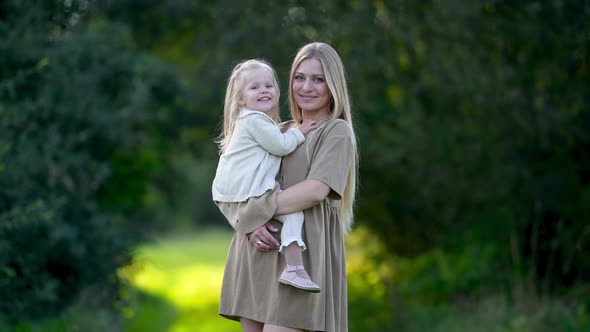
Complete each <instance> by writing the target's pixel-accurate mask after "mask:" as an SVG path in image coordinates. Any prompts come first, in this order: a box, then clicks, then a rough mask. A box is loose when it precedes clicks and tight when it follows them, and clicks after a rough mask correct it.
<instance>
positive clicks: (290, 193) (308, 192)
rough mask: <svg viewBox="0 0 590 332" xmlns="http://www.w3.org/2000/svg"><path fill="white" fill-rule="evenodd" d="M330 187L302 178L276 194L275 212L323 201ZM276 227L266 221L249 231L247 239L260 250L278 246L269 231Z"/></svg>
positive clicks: (291, 211)
mask: <svg viewBox="0 0 590 332" xmlns="http://www.w3.org/2000/svg"><path fill="white" fill-rule="evenodd" d="M330 190H331V189H330V187H328V186H327V185H326V184H325V183H323V182H322V181H318V180H304V181H302V182H299V183H297V184H295V185H293V186H291V187H289V188H287V189H285V190H284V191H281V192H280V193H279V194H278V195H277V211H276V212H275V214H277V215H280V214H287V213H293V212H297V211H301V210H305V209H307V208H310V207H312V206H314V205H316V204H319V203H320V202H321V201H323V200H324V199H325V198H326V197H327V196H328V194H329V193H330ZM276 232H278V229H277V228H276V227H274V226H273V225H272V224H271V223H266V224H265V225H263V226H260V227H259V228H258V229H256V230H255V231H253V232H252V233H250V235H249V239H250V242H251V243H252V245H254V246H255V247H256V248H257V249H258V250H260V251H269V250H273V249H276V248H278V247H279V242H278V241H277V240H276V239H275V238H274V237H273V235H272V234H271V233H276Z"/></svg>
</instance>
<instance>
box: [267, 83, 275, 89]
mask: <svg viewBox="0 0 590 332" xmlns="http://www.w3.org/2000/svg"><path fill="white" fill-rule="evenodd" d="M266 87H267V88H268V89H270V88H272V87H274V85H272V84H269V85H267V86H266Z"/></svg>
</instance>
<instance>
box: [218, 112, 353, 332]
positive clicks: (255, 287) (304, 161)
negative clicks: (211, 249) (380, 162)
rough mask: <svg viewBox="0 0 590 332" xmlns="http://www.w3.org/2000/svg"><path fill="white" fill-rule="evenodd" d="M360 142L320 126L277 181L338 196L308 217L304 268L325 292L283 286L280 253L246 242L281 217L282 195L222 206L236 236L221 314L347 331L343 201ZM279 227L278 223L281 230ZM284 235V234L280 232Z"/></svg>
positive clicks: (344, 131) (332, 122)
mask: <svg viewBox="0 0 590 332" xmlns="http://www.w3.org/2000/svg"><path fill="white" fill-rule="evenodd" d="M353 144H354V136H353V134H352V130H351V128H350V125H349V124H348V123H347V122H345V121H344V120H341V119H326V120H323V121H320V122H319V124H318V128H317V129H315V130H313V131H311V132H310V133H309V134H308V136H307V138H306V141H305V142H304V143H303V144H302V145H300V146H299V147H298V148H297V149H296V150H295V151H294V152H293V153H291V154H290V155H288V156H285V157H283V162H282V166H281V172H280V175H279V181H280V183H281V185H282V187H283V188H288V187H289V186H292V185H294V184H296V183H298V182H301V181H303V180H306V179H315V180H319V181H322V182H324V183H325V184H327V185H328V186H329V187H330V188H331V189H332V192H331V193H330V195H329V196H328V198H326V199H325V200H324V201H323V202H321V203H320V204H318V205H316V206H313V207H311V208H309V209H307V210H305V211H304V214H305V222H304V226H303V234H302V236H303V240H304V241H305V243H306V244H307V250H306V251H303V260H304V264H305V267H306V269H307V271H308V273H309V274H310V276H311V278H312V280H313V281H314V282H315V283H317V284H318V285H319V286H320V287H321V292H319V293H309V292H306V291H302V290H299V289H296V288H294V287H291V286H287V285H283V284H280V283H279V282H278V278H279V275H280V273H281V272H282V271H283V269H284V267H285V259H284V257H283V256H282V255H281V254H280V253H279V252H278V251H277V250H273V251H270V252H260V251H258V250H257V249H256V248H255V247H254V246H253V245H252V244H251V243H250V242H249V241H248V237H247V234H248V233H250V232H252V231H253V230H255V229H256V228H258V227H260V226H262V225H263V224H264V223H265V222H267V221H268V220H269V219H270V217H271V216H272V215H273V214H274V211H275V210H276V193H277V190H273V191H269V192H267V193H266V194H264V195H263V196H260V197H257V198H251V199H250V200H248V201H247V202H245V203H230V204H228V203H218V207H219V208H220V210H221V211H222V213H223V214H224V216H225V217H226V218H227V219H228V221H229V222H230V224H231V225H232V226H233V227H234V229H235V230H236V233H235V234H234V237H233V238H232V241H231V244H230V247H229V252H228V257H227V261H226V266H225V272H224V276H223V284H222V290H221V301H220V309H219V313H220V315H222V316H223V317H226V318H229V319H234V320H239V318H240V317H245V318H249V319H252V320H255V321H259V322H264V323H268V324H273V325H279V326H285V327H291V328H298V329H303V330H308V331H327V332H346V331H348V321H347V320H348V308H347V290H346V287H347V284H346V257H345V249H344V237H343V232H344V226H343V224H342V221H341V213H340V198H341V196H342V194H343V193H344V188H345V186H346V182H347V179H348V170H349V167H351V163H352V160H353V159H352V157H353V153H354V150H353V146H354V145H353ZM276 224H277V225H278V226H279V227H280V223H278V222H277V223H276ZM279 233H280V232H279Z"/></svg>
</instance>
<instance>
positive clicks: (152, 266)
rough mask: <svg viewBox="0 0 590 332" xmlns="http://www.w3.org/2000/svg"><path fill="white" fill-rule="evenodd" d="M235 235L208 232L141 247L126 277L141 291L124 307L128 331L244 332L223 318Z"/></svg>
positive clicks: (124, 271)
mask: <svg viewBox="0 0 590 332" xmlns="http://www.w3.org/2000/svg"><path fill="white" fill-rule="evenodd" d="M231 236H232V233H231V232H230V231H227V230H215V229H213V230H204V231H199V232H192V233H191V234H184V235H177V236H172V237H167V238H165V239H162V240H160V241H156V242H154V243H151V244H149V245H145V246H142V247H140V248H138V250H137V253H136V263H135V264H134V265H133V266H131V267H129V268H128V269H125V270H122V271H121V273H122V274H123V275H124V276H126V277H127V278H128V280H129V281H130V283H131V285H132V286H133V287H134V288H135V290H134V289H132V290H130V292H129V293H128V294H127V296H128V297H129V301H130V305H129V307H128V308H125V309H124V312H125V314H126V316H127V317H128V320H127V325H126V331H128V332H207V331H215V332H239V331H240V328H239V324H238V323H236V322H233V321H229V320H226V319H224V318H221V317H220V316H219V315H218V314H217V309H218V305H219V293H220V290H221V278H222V275H223V266H224V262H225V258H226V254H227V248H228V246H229V242H230V240H231Z"/></svg>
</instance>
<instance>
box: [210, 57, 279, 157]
mask: <svg viewBox="0 0 590 332" xmlns="http://www.w3.org/2000/svg"><path fill="white" fill-rule="evenodd" d="M254 69H264V70H268V71H269V72H270V73H271V74H272V79H273V84H274V85H275V87H276V91H277V94H276V97H275V100H276V102H275V106H274V107H273V108H272V109H271V110H270V111H268V112H267V113H266V114H267V115H268V116H270V117H271V118H272V119H273V120H274V121H275V122H277V123H279V122H280V121H281V118H280V115H279V102H278V100H279V98H280V88H279V81H278V79H277V74H276V72H275V70H274V69H273V68H272V66H271V65H270V64H269V63H268V62H266V61H265V60H260V59H250V60H244V61H242V62H240V63H238V64H237V65H236V66H235V67H234V69H233V70H232V72H231V75H230V76H229V79H228V81H227V89H226V91H225V101H224V103H223V131H222V133H221V134H220V135H219V137H218V138H217V139H216V140H215V142H216V143H217V144H218V146H219V153H223V152H224V151H225V149H226V148H227V146H228V145H229V142H230V141H231V137H232V134H233V133H234V128H235V124H236V121H237V120H238V117H239V115H240V109H241V106H240V99H241V98H242V95H243V93H244V89H245V87H246V80H245V79H244V77H245V76H246V73H247V72H249V71H251V70H254Z"/></svg>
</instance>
